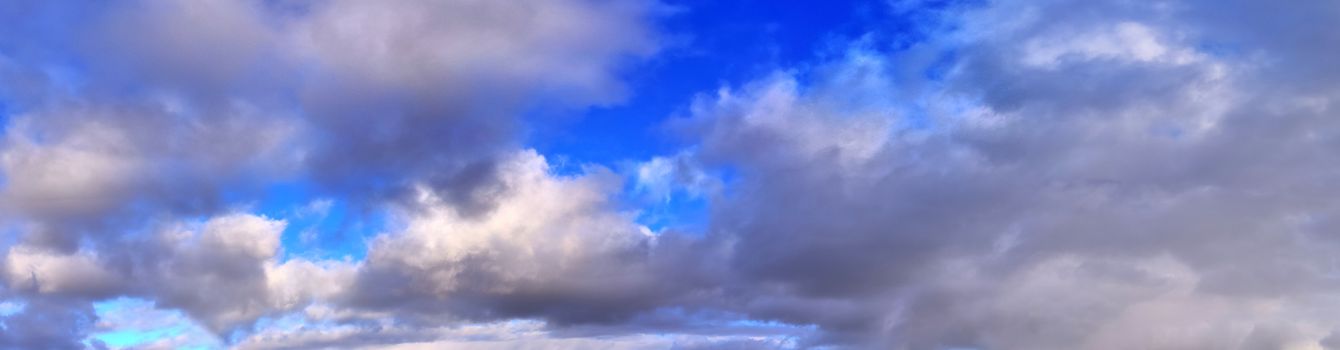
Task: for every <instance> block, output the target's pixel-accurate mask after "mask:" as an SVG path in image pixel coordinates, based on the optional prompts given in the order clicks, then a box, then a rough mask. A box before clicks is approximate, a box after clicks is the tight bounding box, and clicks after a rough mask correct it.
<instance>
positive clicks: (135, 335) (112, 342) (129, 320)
mask: <svg viewBox="0 0 1340 350" xmlns="http://www.w3.org/2000/svg"><path fill="white" fill-rule="evenodd" d="M93 310H94V312H95V313H96V314H97V315H98V319H99V322H98V326H97V328H96V329H95V330H94V332H93V333H92V334H91V336H90V337H89V341H92V340H97V341H100V342H102V343H103V344H105V345H107V346H108V347H109V348H112V349H130V348H138V347H143V346H147V345H151V344H163V343H170V345H171V347H172V348H176V349H218V348H221V347H222V344H220V343H219V342H218V339H216V338H215V337H214V336H213V335H212V334H211V333H209V332H208V331H207V330H205V329H204V328H203V327H201V326H200V325H198V324H196V323H195V322H193V321H191V319H190V318H189V317H186V315H184V314H182V313H181V312H180V311H176V310H162V309H158V308H156V307H155V306H154V303H153V302H152V301H148V300H144V299H138V298H125V297H123V298H117V299H111V300H106V301H101V302H97V303H94V304H93Z"/></svg>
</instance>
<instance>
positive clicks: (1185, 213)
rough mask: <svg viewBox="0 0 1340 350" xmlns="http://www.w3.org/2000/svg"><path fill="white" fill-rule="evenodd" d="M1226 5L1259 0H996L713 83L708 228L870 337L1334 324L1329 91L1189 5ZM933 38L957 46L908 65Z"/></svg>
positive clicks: (1048, 339)
mask: <svg viewBox="0 0 1340 350" xmlns="http://www.w3.org/2000/svg"><path fill="white" fill-rule="evenodd" d="M1314 5H1315V6H1323V5H1320V4H1319V3H1312V4H1308V5H1304V6H1303V7H1307V6H1314ZM1327 6H1329V5H1327ZM1225 8H1228V9H1229V10H1228V11H1249V9H1250V8H1251V6H1248V5H1243V6H1242V7H1241V8H1235V7H1233V6H1220V5H1210V4H1204V3H1196V2H1168V3H1141V4H1132V3H1126V2H1069V1H1054V2H1040V3H1027V4H1023V3H1019V4H1014V3H1009V2H1005V3H992V4H989V5H987V6H984V7H980V8H974V9H970V10H967V11H966V14H965V15H964V17H963V19H962V22H961V29H960V30H959V31H957V32H956V33H955V34H954V35H951V36H947V37H946V39H944V40H942V41H933V42H930V43H925V44H922V46H919V47H913V48H911V49H909V50H908V51H906V52H897V53H892V54H888V53H879V52H872V51H871V50H870V49H865V48H862V46H861V44H859V43H858V44H857V45H856V46H855V47H854V48H852V49H851V50H850V51H849V52H848V53H847V54H846V57H845V58H843V59H841V60H838V61H837V62H833V63H830V64H829V65H827V66H824V67H821V68H818V69H815V70H814V71H813V72H811V75H810V76H812V78H810V79H801V78H797V77H795V75H793V74H788V73H779V74H778V75H776V76H774V77H771V78H767V79H764V80H761V81H758V82H755V83H752V84H748V85H746V86H744V87H743V88H741V89H731V90H725V91H723V92H721V93H718V94H717V95H716V96H712V97H707V98H705V99H703V100H702V101H700V102H699V103H698V104H696V105H695V106H696V107H695V109H694V111H693V113H692V116H691V117H690V118H689V119H688V120H686V121H684V122H683V124H685V126H684V127H685V129H687V130H689V132H690V133H695V134H698V135H702V136H701V140H702V148H701V150H700V152H699V156H700V157H701V158H702V159H704V161H705V162H706V163H708V164H716V165H717V166H722V167H730V168H731V169H735V170H738V171H739V172H740V174H741V175H740V176H739V177H738V183H735V184H732V186H735V187H734V188H733V191H734V193H735V195H733V196H727V197H725V198H722V199H720V200H719V201H718V202H716V203H715V204H716V205H717V207H716V208H714V212H713V227H712V232H710V234H712V235H717V236H719V237H722V238H721V239H722V240H734V245H733V252H732V254H731V256H730V259H729V264H730V266H732V268H733V270H732V271H731V273H733V274H734V275H735V276H736V277H735V278H733V279H732V280H734V281H737V283H738V282H739V281H747V282H743V283H738V285H734V286H732V288H738V289H739V290H740V293H745V294H749V295H752V297H750V298H748V299H746V300H748V302H745V303H742V305H739V306H738V307H739V309H741V310H746V312H748V313H749V314H750V315H752V316H754V317H758V318H764V319H776V320H782V321H785V322H792V323H798V324H817V325H820V327H823V328H825V329H827V330H829V331H831V333H830V335H831V336H832V337H833V338H830V339H827V340H824V341H832V342H837V343H841V344H849V345H852V344H855V345H860V346H869V347H895V348H912V349H921V348H938V347H976V348H991V349H1033V348H1086V349H1109V348H1110V349H1117V348H1131V347H1152V348H1313V347H1316V346H1319V345H1318V344H1319V341H1321V340H1322V339H1324V338H1325V337H1327V336H1328V335H1329V334H1330V332H1331V330H1332V329H1334V327H1336V326H1337V324H1336V322H1337V321H1340V320H1337V319H1336V318H1335V317H1331V316H1327V315H1323V314H1318V313H1312V312H1308V311H1307V310H1325V309H1330V308H1333V307H1334V306H1333V305H1334V302H1335V299H1334V298H1332V297H1329V296H1327V294H1330V292H1331V291H1333V290H1334V288H1335V287H1336V280H1335V279H1334V273H1333V271H1334V268H1335V266H1334V263H1333V261H1332V259H1331V258H1329V257H1328V256H1329V255H1330V254H1331V253H1328V252H1330V251H1332V249H1334V248H1335V246H1334V244H1333V243H1334V242H1332V240H1331V239H1330V238H1328V236H1327V234H1326V233H1325V232H1326V230H1327V229H1325V228H1324V227H1325V224H1322V223H1323V222H1330V221H1331V220H1332V217H1334V216H1335V214H1336V213H1335V207H1334V206H1333V205H1328V204H1325V203H1326V202H1327V201H1328V200H1327V199H1326V198H1329V197H1331V196H1333V195H1334V194H1335V190H1336V189H1335V188H1334V187H1333V186H1330V185H1329V184H1328V182H1329V181H1327V180H1326V179H1327V178H1329V177H1330V176H1331V175H1333V174H1335V172H1336V169H1335V164H1336V159H1334V156H1332V155H1331V154H1330V152H1326V151H1325V150H1326V149H1329V147H1331V146H1333V145H1334V142H1335V140H1336V139H1337V138H1336V135H1332V133H1329V132H1326V131H1323V130H1330V129H1333V128H1332V127H1331V124H1332V123H1333V122H1332V120H1331V119H1333V118H1330V116H1331V114H1333V113H1334V111H1333V107H1332V105H1333V104H1334V102H1333V101H1334V99H1333V97H1331V96H1332V95H1334V94H1333V93H1332V92H1333V90H1332V89H1331V88H1330V87H1326V86H1314V87H1312V88H1306V89H1305V88H1303V86H1301V85H1294V84H1292V83H1291V82H1290V81H1280V80H1276V79H1277V78H1278V77H1279V76H1281V75H1289V74H1294V73H1293V72H1291V71H1293V70H1310V69H1313V68H1314V67H1307V66H1306V65H1305V64H1303V62H1304V61H1305V60H1304V59H1303V58H1302V57H1298V56H1294V55H1300V54H1306V53H1305V52H1298V51H1296V50H1286V49H1282V48H1279V47H1270V48H1264V47H1256V46H1254V44H1252V43H1251V42H1250V40H1246V39H1245V38H1244V37H1240V36H1239V35H1241V34H1240V33H1235V32H1236V31H1237V30H1238V28H1242V26H1238V25H1230V24H1228V23H1223V22H1203V23H1202V22H1193V23H1187V22H1186V21H1179V19H1182V18H1185V17H1186V16H1191V17H1196V16H1202V15H1207V13H1214V12H1220V11H1225ZM1255 17H1257V18H1259V17H1261V16H1255ZM1228 26H1232V28H1234V29H1228V28H1226V27H1228ZM1255 29H1258V30H1278V29H1277V28H1267V27H1257V28H1255ZM1309 33H1311V32H1309ZM1254 34H1259V33H1254ZM1291 34H1297V33H1296V32H1293V31H1292V29H1291V30H1288V31H1280V32H1278V33H1272V34H1261V35H1280V36H1286V37H1287V36H1288V35H1291ZM1316 35H1321V33H1320V32H1318V33H1316ZM1209 42H1214V43H1219V44H1223V45H1229V46H1234V47H1236V48H1237V50H1235V51H1236V52H1231V53H1230V52H1218V51H1215V50H1213V49H1210V48H1209V46H1208V45H1206V43H1209ZM921 50H954V51H955V52H956V55H958V56H959V57H960V60H959V61H958V62H959V63H958V64H957V65H955V66H954V67H953V68H951V69H950V73H949V74H948V75H947V76H946V77H944V78H943V79H940V80H937V81H933V82H929V83H918V84H905V83H903V82H905V81H907V80H909V79H916V77H915V76H914V75H912V74H918V73H919V72H918V71H917V70H918V69H930V67H926V66H921V67H920V68H916V67H914V68H913V69H907V68H906V67H900V66H899V65H900V64H915V63H917V62H918V61H917V60H916V59H915V58H916V55H918V54H920V52H919V51H921ZM1276 50H1282V51H1289V52H1278V53H1277V52H1275V51H1276ZM1285 62H1288V63H1285ZM909 72H911V73H910V74H909ZM910 75H912V76H911V77H909V76H910ZM1262 83H1268V84H1262ZM1275 84H1283V85H1288V86H1289V88H1287V89H1283V90H1281V89H1277V88H1275V87H1272V86H1276V85H1275ZM1286 91H1287V92H1286ZM870 94H885V95H887V96H893V95H903V96H907V95H911V96H913V97H914V98H912V99H908V100H905V101H904V102H902V103H899V102H896V101H889V100H887V99H868V98H866V96H869V95H870ZM891 102H892V103H891ZM909 105H910V106H911V107H912V108H909ZM765 301H766V302H765ZM1191 310H1197V311H1194V312H1193V311H1191ZM1187 313H1191V314H1197V313H1199V315H1185V314H1187ZM1155 330H1157V331H1155ZM1134 334H1140V335H1142V336H1133V335H1134Z"/></svg>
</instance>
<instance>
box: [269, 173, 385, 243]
mask: <svg viewBox="0 0 1340 350" xmlns="http://www.w3.org/2000/svg"><path fill="white" fill-rule="evenodd" d="M254 210H255V211H256V213H258V214H260V215H264V216H266V217H269V218H274V219H283V220H284V221H285V222H286V223H287V226H285V228H284V232H283V234H282V236H281V239H280V242H281V244H282V245H283V250H284V255H285V258H291V257H303V258H309V259H346V258H347V259H354V260H359V259H362V258H363V257H364V256H365V255H366V254H367V244H366V242H367V240H368V239H369V238H371V237H372V236H374V235H376V234H378V233H380V232H382V231H384V230H385V229H386V222H387V214H386V213H385V212H384V210H383V209H379V208H370V207H365V206H355V205H351V204H350V202H349V201H347V200H343V199H338V198H328V197H322V196H320V193H319V192H318V191H317V189H316V188H315V187H314V186H313V185H312V184H311V183H308V182H305V181H290V182H280V183H274V184H271V185H270V186H268V187H267V188H266V190H265V194H264V196H263V199H262V200H261V201H260V202H259V203H257V205H256V207H255V209H254Z"/></svg>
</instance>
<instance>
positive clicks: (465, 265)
mask: <svg viewBox="0 0 1340 350" xmlns="http://www.w3.org/2000/svg"><path fill="white" fill-rule="evenodd" d="M593 171H594V173H592V174H587V175H583V176H580V177H573V178H564V177H555V176H552V175H550V173H549V167H548V164H547V163H546V162H545V160H544V158H542V157H540V156H539V155H536V154H534V153H533V152H522V153H519V154H517V155H514V156H513V157H512V158H511V159H509V160H508V161H507V162H506V163H504V164H502V165H501V167H500V171H499V172H500V174H501V175H502V176H501V181H500V182H501V186H499V188H498V190H497V192H496V193H495V194H494V196H496V198H495V199H494V201H495V202H496V203H497V206H496V207H495V208H494V209H493V210H491V211H489V212H488V213H485V214H481V215H478V216H471V215H469V214H467V213H463V212H462V209H460V208H459V207H457V206H452V205H450V204H449V203H445V202H443V201H442V199H441V198H439V197H436V196H434V195H433V194H432V192H429V191H426V190H425V191H421V192H420V193H421V195H420V197H419V199H418V200H419V201H420V203H417V204H418V206H417V207H420V208H418V209H408V211H407V212H405V213H404V222H403V224H402V225H403V226H404V229H403V230H402V231H400V232H396V233H390V234H387V235H383V236H380V237H378V239H376V240H375V241H373V242H372V244H371V247H370V248H369V252H368V259H367V262H366V264H367V266H366V269H365V270H363V271H362V272H361V274H360V275H359V285H358V287H357V288H356V289H355V293H354V295H353V296H351V298H352V303H353V304H355V305H362V306H366V307H369V308H373V309H390V310H392V311H394V312H393V313H395V314H397V315H401V316H402V317H406V318H407V319H411V317H412V316H413V315H415V314H416V313H424V316H429V317H430V318H438V317H439V315H442V314H445V315H450V316H453V317H457V318H465V319H474V318H478V319H496V318H513V317H521V318H531V317H540V318H549V319H550V320H552V321H554V322H560V323H562V322H593V321H608V320H610V319H611V318H619V317H626V316H628V315H630V314H631V313H632V312H634V311H640V310H639V309H642V308H647V307H650V306H652V305H651V304H650V302H652V301H655V300H656V297H657V294H658V293H660V292H659V291H657V290H655V288H654V287H655V286H657V284H658V281H657V279H656V276H654V275H652V274H651V271H650V269H649V266H648V256H649V255H650V250H651V249H652V245H653V244H654V237H653V236H651V234H650V232H649V231H648V230H647V229H646V228H645V227H642V226H640V225H637V224H635V223H634V222H633V218H632V215H633V214H632V213H624V212H619V211H618V210H616V208H615V207H614V203H612V202H610V199H611V194H612V193H613V192H614V191H616V190H617V189H618V188H619V187H620V186H619V183H618V178H617V177H615V176H614V174H613V173H610V172H608V171H601V170H593Z"/></svg>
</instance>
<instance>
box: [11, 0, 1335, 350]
mask: <svg viewBox="0 0 1340 350" xmlns="http://www.w3.org/2000/svg"><path fill="white" fill-rule="evenodd" d="M66 5H68V4H62V3H58V2H56V3H52V4H46V5H27V4H19V5H0V8H3V10H2V11H0V19H13V21H8V22H11V23H15V24H13V25H12V26H13V28H14V31H12V32H11V33H14V34H9V35H0V78H2V79H3V84H0V85H3V87H2V88H3V91H0V92H3V93H4V94H5V96H6V97H9V98H12V99H14V100H15V101H18V103H19V104H21V105H22V106H21V107H22V108H21V110H22V113H20V114H19V115H17V116H15V117H13V119H11V120H10V122H9V124H8V125H7V126H6V129H5V132H6V136H5V138H4V139H3V140H2V142H3V145H2V146H0V171H3V174H4V180H5V187H3V192H0V208H2V209H4V210H3V212H4V213H3V214H4V215H3V216H4V218H3V219H4V220H5V223H6V224H11V225H12V226H14V227H18V228H19V231H21V232H24V234H23V237H22V239H19V237H14V238H13V239H8V240H6V244H7V245H8V246H7V250H6V253H5V256H4V260H3V264H0V272H3V274H2V275H3V279H4V282H5V286H6V287H7V290H6V293H7V294H6V295H5V296H6V297H7V298H11V299H21V300H23V301H25V302H26V307H25V308H24V309H23V310H22V311H20V312H18V313H15V314H13V315H8V316H4V317H3V322H4V328H3V329H2V330H3V331H2V332H0V346H9V347H20V348H23V347H40V348H80V347H83V346H84V345H83V344H81V343H78V341H79V340H81V339H84V338H85V337H87V335H88V332H89V328H90V327H92V325H93V324H95V322H96V321H97V317H96V314H95V313H94V312H93V310H92V306H91V305H92V302H94V301H99V300H107V299H110V298H115V297H120V296H126V297H134V298H143V299H148V300H153V301H154V303H155V307H158V308H164V309H176V310H181V311H182V312H183V313H184V314H185V315H187V316H189V317H190V318H191V319H192V320H194V321H195V322H198V323H200V324H201V325H202V326H203V327H205V328H206V329H208V330H209V331H211V332H214V333H215V334H216V335H223V336H226V335H229V334H241V335H243V336H244V337H243V338H242V340H240V342H238V343H236V344H229V345H233V346H237V347H242V348H304V347H346V346H367V347H378V346H390V345H393V344H400V345H399V346H401V347H405V348H414V347H423V348H433V347H451V346H456V347H465V346H476V347H493V346H496V347H504V348H506V347H544V348H564V347H572V348H581V347H589V346H594V345H597V344H599V345H609V346H610V347H616V348H665V347H672V348H673V347H678V348H804V347H811V346H816V347H818V346H835V347H850V348H896V349H938V348H952V347H969V348H988V349H1073V348H1082V349H1128V348H1177V349H1224V348H1240V349H1286V348H1300V349H1302V348H1317V347H1335V343H1336V341H1335V339H1336V336H1335V334H1336V333H1335V332H1336V329H1340V318H1338V317H1337V316H1335V315H1334V314H1335V312H1333V311H1334V310H1336V309H1337V306H1340V305H1338V302H1340V300H1337V299H1336V297H1335V296H1334V294H1335V293H1334V292H1335V291H1336V290H1337V288H1338V287H1340V285H1338V284H1340V280H1337V278H1336V276H1337V272H1336V271H1337V268H1338V266H1337V265H1336V263H1335V260H1334V258H1332V257H1333V256H1334V255H1335V253H1336V252H1337V248H1340V246H1338V245H1340V241H1336V240H1335V239H1334V237H1332V235H1331V231H1333V228H1334V226H1335V223H1336V222H1337V220H1338V219H1337V218H1340V216H1337V209H1340V207H1337V205H1336V204H1335V203H1334V200H1333V198H1336V196H1337V195H1340V193H1338V192H1340V188H1337V187H1336V186H1335V185H1334V184H1333V183H1334V181H1333V180H1334V179H1335V175H1336V174H1340V168H1337V167H1338V166H1340V159H1336V156H1335V155H1334V154H1335V152H1332V151H1331V150H1334V149H1336V146H1337V145H1340V134H1337V133H1336V132H1335V131H1334V130H1340V128H1337V126H1340V125H1336V123H1337V121H1336V120H1335V118H1333V116H1334V114H1335V108H1336V107H1335V106H1336V97H1335V96H1336V91H1337V90H1336V84H1337V82H1340V76H1337V75H1336V72H1335V70H1334V69H1330V64H1329V62H1330V60H1331V58H1332V57H1331V56H1333V55H1332V53H1333V51H1335V49H1336V48H1337V47H1336V46H1337V44H1340V34H1335V33H1334V31H1328V30H1325V28H1321V27H1320V26H1321V25H1322V24H1324V23H1332V22H1335V21H1334V20H1335V19H1336V18H1334V17H1336V16H1338V15H1340V12H1337V11H1336V10H1337V8H1336V6H1337V5H1335V4H1333V3H1331V2H1326V1H1301V2H1297V3H1291V4H1289V6H1281V5H1269V4H1264V3H1253V2H1227V3H1224V2H1208V1H1158V2H1140V3H1133V2H1126V1H1062V0H1055V1H1000V2H992V3H987V4H974V5H964V6H951V7H950V10H947V11H945V12H943V13H940V15H942V16H945V17H943V18H941V19H939V20H936V21H931V23H934V24H935V26H934V28H933V29H928V30H934V31H943V32H940V33H939V34H940V35H939V36H935V37H934V38H931V39H928V41H927V42H924V43H920V44H917V45H914V46H912V47H909V48H906V49H899V50H897V51H893V52H887V51H881V50H878V49H875V48H873V46H869V45H866V44H867V42H865V41H860V40H858V41H855V42H853V43H851V44H850V47H848V48H846V50H845V51H844V52H842V53H841V55H839V57H838V58H835V59H833V60H830V61H828V62H824V63H822V64H818V65H815V66H813V67H807V68H805V69H800V70H796V71H790V72H778V73H776V74H774V75H771V76H768V77H762V78H760V79H758V80H757V81H754V82H752V83H748V84H743V85H741V86H739V87H735V88H730V89H723V90H722V91H720V92H719V93H718V94H716V95H712V96H704V97H702V98H700V99H698V100H697V101H696V102H694V103H693V105H692V106H690V108H689V111H688V112H687V114H688V116H687V117H686V118H682V119H681V120H677V121H675V122H674V123H675V124H676V125H675V128H676V129H677V130H679V131H681V132H683V133H684V134H685V135H687V136H688V137H689V140H691V142H692V145H690V146H689V147H686V149H685V150H683V151H682V152H680V153H678V154H676V155H673V156H671V157H667V158H656V159H653V160H651V161H649V162H647V163H644V164H643V165H642V166H641V167H639V168H638V169H637V170H638V174H637V176H636V179H635V180H636V181H638V182H637V183H636V184H635V186H638V187H637V189H635V191H641V192H638V193H636V194H638V195H642V196H646V197H654V198H652V199H655V200H663V199H664V198H668V197H670V196H676V195H692V196H696V197H698V198H704V199H706V200H707V201H708V207H709V210H710V218H709V223H708V224H707V225H706V227H707V228H706V232H678V231H675V230H669V231H666V232H659V233H653V232H651V231H650V230H649V229H647V228H645V227H642V226H641V225H639V224H638V223H637V220H636V216H637V210H638V209H639V208H631V209H630V208H627V207H624V206H622V205H624V204H625V203H622V202H620V201H619V199H618V198H619V196H620V191H623V190H624V187H625V186H624V184H623V179H621V178H620V177H619V175H617V174H615V173H613V172H610V171H608V170H604V169H602V168H598V167H591V168H588V169H585V170H584V171H583V172H582V174H580V175H555V174H554V171H553V170H552V169H550V165H549V164H548V163H547V161H546V160H545V159H544V157H543V156H541V155H538V154H535V153H534V152H533V151H521V150H520V149H522V145H521V144H520V141H519V140H520V139H521V138H520V136H521V135H523V134H524V133H525V132H526V131H527V130H526V127H527V125H525V124H526V123H525V122H524V120H525V119H524V117H522V116H523V115H525V114H526V113H529V112H533V111H535V110H536V109H538V108H541V107H544V108H549V109H560V110H561V109H567V108H581V107H583V106H590V105H599V104H607V103H613V102H616V101H618V100H619V99H620V98H621V97H622V96H623V95H624V94H625V92H624V91H622V87H621V86H620V84H619V82H618V79H617V76H618V74H617V72H618V70H619V68H620V67H621V66H622V65H623V63H624V61H626V60H628V59H630V58H637V57H642V56H646V55H650V54H652V53H654V52H655V51H656V50H657V48H658V45H657V42H656V38H655V34H654V31H653V30H652V29H651V28H650V26H649V25H648V24H647V22H648V20H650V19H651V18H652V17H653V16H655V15H656V12H657V11H658V10H657V5H656V4H654V3H649V2H641V1H610V2H605V1H577V0H571V1H569V0H561V1H522V2H507V3H493V2H468V1H456V2H426V1H424V2H419V1H386V2H356V1H331V2H307V1H279V2H226V1H209V2H201V3H198V4H197V3H193V4H191V5H189V6H188V5H185V4H184V3H181V2H170V1H143V2H129V3H123V4H116V5H103V6H107V7H97V8H93V9H89V10H84V11H76V12H73V13H69V12H66V10H68V9H64V8H63V6H66ZM897 6H909V5H897ZM900 8H901V7H900ZM48 12H50V13H68V16H69V17H60V16H56V15H42V14H46V13H48ZM24 13H34V14H37V15H34V16H31V18H28V19H25V17H24V16H20V14H24ZM53 19H54V20H55V22H57V23H59V22H62V21H74V20H75V19H78V20H79V21H78V22H79V23H86V25H80V26H74V28H73V29H69V28H66V29H61V30H58V31H48V30H46V29H45V28H47V27H48V26H50V25H51V24H50V23H47V22H48V21H52V20H53ZM184 28H190V29H189V30H187V29H184ZM24 35H34V36H39V37H42V38H45V39H50V41H51V42H54V43H59V45H57V44H51V45H44V44H42V43H38V42H37V41H35V40H24V39H22V38H20V37H21V36H24ZM122 44H132V45H122ZM67 46H68V47H73V48H74V49H70V50H72V51H73V52H63V50H66V49H62V48H61V47H67ZM94 53H97V54H98V57H105V58H106V59H105V60H97V62H93V63H91V64H89V65H88V66H86V67H84V68H83V69H85V70H86V71H84V72H82V73H83V74H85V75H86V77H85V78H84V79H83V81H74V80H78V79H71V78H70V77H69V76H64V75H62V74H61V73H60V72H59V70H50V69H42V68H41V66H42V65H44V64H51V63H52V62H54V61H52V60H54V58H53V57H57V56H61V55H66V54H70V55H74V57H83V58H88V57H92V56H91V55H93V54H94ZM946 55H947V56H952V57H955V60H954V62H953V64H952V66H950V67H948V68H945V67H937V66H935V65H937V64H940V63H938V62H937V60H935V59H931V57H942V56H946ZM927 70H937V71H942V72H943V74H927V73H926V71H927ZM928 76H933V77H929V78H928ZM723 173H729V174H730V176H720V177H719V178H712V177H713V176H715V175H720V174H723ZM714 174H715V175H714ZM285 179H309V180H314V181H317V182H318V183H319V184H320V185H321V186H322V187H323V188H322V191H324V192H325V193H329V194H331V195H332V196H337V197H341V198H346V199H351V200H352V201H354V202H363V201H367V203H369V204H368V205H369V206H375V207H376V208H378V209H379V210H381V209H384V210H387V211H389V212H390V213H392V214H393V215H392V216H393V220H392V221H394V222H393V224H392V225H390V226H389V227H388V228H387V232H383V233H379V234H378V235H377V236H376V237H374V238H372V239H371V241H370V243H369V248H368V254H367V259H366V260H364V261H360V262H348V261H318V260H307V259H302V258H287V259H285V258H281V257H282V255H283V254H282V248H281V246H280V244H279V237H280V235H281V232H282V231H283V228H284V225H285V223H284V222H282V221H279V220H275V219H269V218H264V217H260V216H256V215H253V214H246V213H241V212H238V209H237V208H236V207H237V205H238V204H239V203H236V202H233V201H232V200H230V199H228V198H224V197H226V196H227V195H236V193H231V192H237V191H240V192H243V194H244V196H245V194H248V193H250V194H254V193H256V192H257V191H258V190H259V184H263V183H267V182H268V181H276V180H285ZM225 192H230V193H228V194H225ZM193 218H194V219H193ZM267 317H290V318H300V319H302V320H303V321H308V322H309V323H305V324H304V325H303V326H301V327H296V328H284V327H280V326H274V325H270V326H258V325H257V324H256V321H257V320H258V319H262V318H267ZM760 324H761V325H760ZM714 328H720V329H721V330H713V329H714ZM647 334H668V335H669V336H667V337H668V338H656V339H651V338H655V337H652V336H649V335H647ZM667 339H670V340H667Z"/></svg>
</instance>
